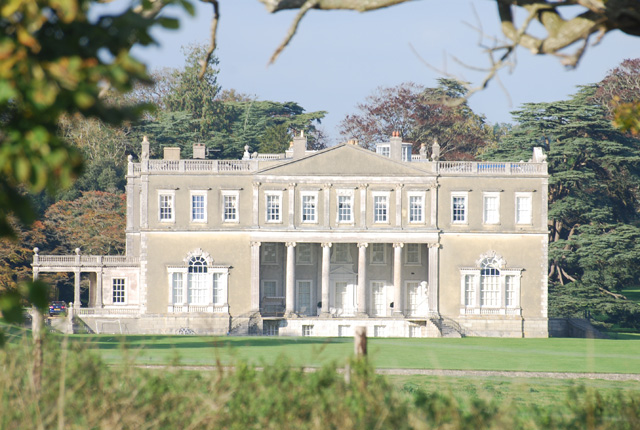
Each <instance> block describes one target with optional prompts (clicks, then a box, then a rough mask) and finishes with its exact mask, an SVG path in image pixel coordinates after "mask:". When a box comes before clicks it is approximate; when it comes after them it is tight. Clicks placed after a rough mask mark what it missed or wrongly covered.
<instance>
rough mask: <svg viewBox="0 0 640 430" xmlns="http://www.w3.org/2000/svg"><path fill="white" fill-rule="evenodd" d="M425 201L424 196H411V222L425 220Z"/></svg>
mask: <svg viewBox="0 0 640 430" xmlns="http://www.w3.org/2000/svg"><path fill="white" fill-rule="evenodd" d="M423 212H424V202H423V198H422V196H410V197H409V222H423V221H424V215H423Z"/></svg>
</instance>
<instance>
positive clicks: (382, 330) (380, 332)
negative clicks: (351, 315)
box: [373, 324, 387, 337]
mask: <svg viewBox="0 0 640 430" xmlns="http://www.w3.org/2000/svg"><path fill="white" fill-rule="evenodd" d="M373 337H387V326H386V325H377V324H376V325H374V326H373Z"/></svg>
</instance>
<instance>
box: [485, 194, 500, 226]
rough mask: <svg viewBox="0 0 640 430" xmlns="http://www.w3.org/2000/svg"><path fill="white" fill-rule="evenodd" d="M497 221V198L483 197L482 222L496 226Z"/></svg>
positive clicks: (498, 218) (498, 217) (498, 219)
mask: <svg viewBox="0 0 640 430" xmlns="http://www.w3.org/2000/svg"><path fill="white" fill-rule="evenodd" d="M499 221H500V216H499V213H498V197H497V196H484V222H485V223H487V224H497V223H498V222H499Z"/></svg>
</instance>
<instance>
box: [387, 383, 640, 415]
mask: <svg viewBox="0 0 640 430" xmlns="http://www.w3.org/2000/svg"><path fill="white" fill-rule="evenodd" d="M387 378H388V379H389V380H390V381H391V382H392V383H393V384H394V385H395V386H396V387H398V388H399V389H401V390H403V391H405V392H409V393H412V392H416V391H418V390H422V391H425V392H427V393H436V392H437V393H443V392H445V393H450V394H452V395H453V396H455V397H456V398H458V399H467V398H471V399H473V398H481V399H495V400H498V401H499V402H501V403H502V402H511V403H513V404H516V405H518V406H522V407H533V406H535V407H541V408H547V407H553V406H557V405H559V404H562V403H563V402H565V401H566V399H567V395H568V393H569V392H570V391H571V390H578V389H580V388H590V389H593V390H596V391H597V392H598V394H599V395H601V396H602V397H604V398H612V397H615V396H618V395H638V394H640V381H606V380H602V379H580V380H574V379H550V378H509V377H500V376H498V377H491V378H486V377H481V376H465V377H450V376H446V377H440V376H423V375H407V376H387Z"/></svg>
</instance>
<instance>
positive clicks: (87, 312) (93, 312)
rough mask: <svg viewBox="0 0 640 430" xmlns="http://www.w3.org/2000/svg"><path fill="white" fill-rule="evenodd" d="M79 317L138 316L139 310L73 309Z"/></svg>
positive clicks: (127, 308)
mask: <svg viewBox="0 0 640 430" xmlns="http://www.w3.org/2000/svg"><path fill="white" fill-rule="evenodd" d="M73 312H75V313H76V314H77V315H79V316H96V317H98V316H99V317H105V316H106V317H108V316H122V315H138V314H139V313H140V308H139V307H138V306H128V307H121V308H120V307H118V308H78V309H74V310H73Z"/></svg>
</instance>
